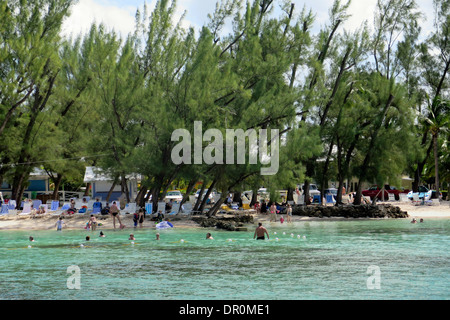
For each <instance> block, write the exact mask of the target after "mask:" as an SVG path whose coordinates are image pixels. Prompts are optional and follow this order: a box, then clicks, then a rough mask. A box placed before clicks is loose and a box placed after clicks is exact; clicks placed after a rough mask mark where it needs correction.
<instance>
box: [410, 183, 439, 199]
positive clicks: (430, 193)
mask: <svg viewBox="0 0 450 320" xmlns="http://www.w3.org/2000/svg"><path fill="white" fill-rule="evenodd" d="M414 195H418V196H419V199H423V198H424V197H425V200H429V199H431V198H438V197H436V191H435V190H430V189H428V188H427V187H425V186H419V188H418V192H413V191H410V192H409V193H408V194H407V197H408V199H410V200H412V199H413V197H414ZM439 199H442V193H440V194H439Z"/></svg>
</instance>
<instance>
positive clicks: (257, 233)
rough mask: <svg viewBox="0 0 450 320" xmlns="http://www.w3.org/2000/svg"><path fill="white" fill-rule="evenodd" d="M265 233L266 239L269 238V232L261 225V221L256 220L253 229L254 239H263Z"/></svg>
mask: <svg viewBox="0 0 450 320" xmlns="http://www.w3.org/2000/svg"><path fill="white" fill-rule="evenodd" d="M266 234H267V239H269V233H268V232H267V229H266V228H264V227H263V226H262V223H261V222H258V227H257V228H256V230H255V234H254V235H253V239H255V238H256V240H264V239H265V235H266Z"/></svg>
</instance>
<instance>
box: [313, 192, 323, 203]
mask: <svg viewBox="0 0 450 320" xmlns="http://www.w3.org/2000/svg"><path fill="white" fill-rule="evenodd" d="M312 202H313V203H319V204H321V203H322V201H321V199H320V195H318V194H315V195H314V196H313V201H312Z"/></svg>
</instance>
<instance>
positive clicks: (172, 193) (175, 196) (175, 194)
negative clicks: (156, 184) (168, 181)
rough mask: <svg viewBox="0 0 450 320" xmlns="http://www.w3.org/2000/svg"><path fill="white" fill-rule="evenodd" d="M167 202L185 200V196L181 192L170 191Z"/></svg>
mask: <svg viewBox="0 0 450 320" xmlns="http://www.w3.org/2000/svg"><path fill="white" fill-rule="evenodd" d="M165 199H166V200H169V201H170V200H174V201H181V200H183V194H182V193H181V191H179V190H170V191H167V193H166V197H165Z"/></svg>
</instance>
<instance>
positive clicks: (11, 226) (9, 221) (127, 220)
mask: <svg viewBox="0 0 450 320" xmlns="http://www.w3.org/2000/svg"><path fill="white" fill-rule="evenodd" d="M391 204H393V205H396V206H398V207H400V208H401V210H402V211H406V212H407V213H408V215H409V218H416V219H420V218H423V219H429V218H433V219H436V218H439V219H449V218H450V201H442V202H441V203H440V205H434V206H430V205H420V206H414V205H412V204H405V203H391ZM58 217H59V216H57V215H49V214H47V215H44V216H41V217H38V218H34V219H32V218H30V217H20V216H17V215H3V216H0V231H1V230H51V229H55V230H56V227H55V223H56V221H57V219H58ZM409 218H408V219H409ZM88 219H89V215H71V216H67V215H66V216H65V217H64V221H65V223H66V225H67V228H68V229H83V228H84V227H85V225H86V222H87V221H88ZM121 219H122V222H123V223H124V224H125V225H126V227H127V229H133V225H134V223H133V216H132V215H131V214H127V215H121ZM336 219H338V220H343V219H346V218H336ZM336 219H334V218H333V217H331V218H313V217H305V216H295V215H294V216H293V219H292V220H293V222H296V221H311V220H320V221H330V220H336ZM254 220H255V222H256V221H263V222H265V221H269V218H268V216H267V215H256V214H255V215H254ZM346 220H349V219H346ZM98 222H100V223H101V224H102V226H99V227H98V229H99V230H100V229H112V228H113V219H112V218H111V217H110V216H107V218H106V219H104V220H98ZM173 224H174V225H175V226H176V227H177V228H196V227H199V225H198V224H197V223H195V222H194V221H192V220H190V219H189V218H188V217H182V218H178V217H175V218H174V219H173ZM118 225H119V224H118V222H117V221H116V227H118ZM143 227H144V228H155V223H154V222H152V221H149V220H145V221H144V224H143Z"/></svg>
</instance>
